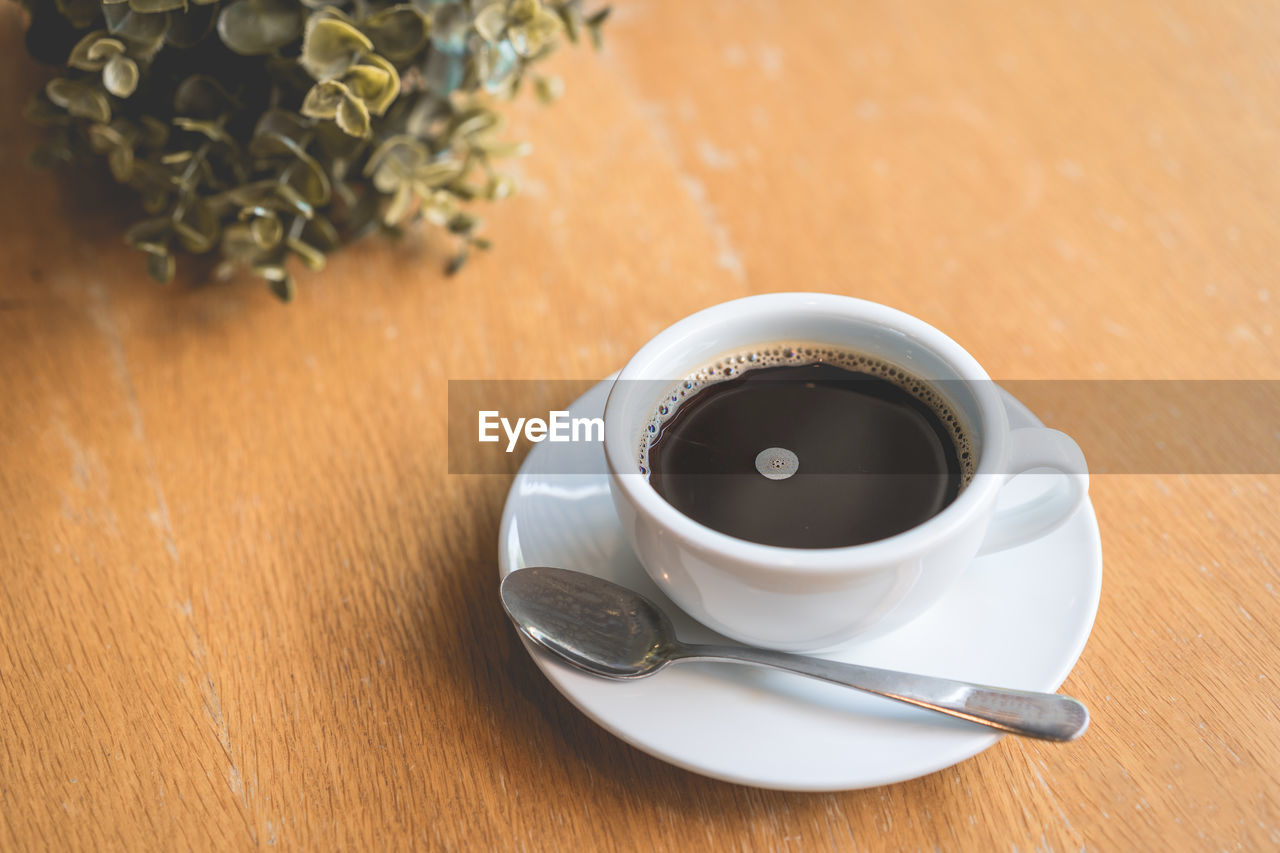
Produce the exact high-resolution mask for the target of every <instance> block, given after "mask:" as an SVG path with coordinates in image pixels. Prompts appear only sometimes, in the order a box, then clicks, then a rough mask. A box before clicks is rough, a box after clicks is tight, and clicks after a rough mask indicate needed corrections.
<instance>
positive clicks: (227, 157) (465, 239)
mask: <svg viewBox="0 0 1280 853" xmlns="http://www.w3.org/2000/svg"><path fill="white" fill-rule="evenodd" d="M21 2H23V5H25V6H26V7H27V9H28V11H29V12H30V18H31V22H30V26H29V27H28V31H27V47H28V50H29V52H30V53H31V54H32V55H33V56H35V57H36V58H37V59H40V60H42V61H45V62H49V63H53V64H58V65H61V66H64V68H63V69H62V70H61V71H60V73H59V76H57V77H55V78H54V79H52V80H50V81H49V83H48V85H47V86H46V87H45V89H44V91H43V92H42V93H40V94H39V95H38V96H37V97H36V98H35V100H34V101H33V102H32V104H31V107H30V108H29V110H28V116H29V118H31V119H32V120H33V121H36V122H37V123H39V124H41V125H44V126H46V127H47V129H48V130H47V136H46V141H45V142H44V144H43V145H42V147H41V149H40V150H39V151H38V152H37V159H38V160H39V161H41V162H44V163H58V162H66V161H72V160H78V159H82V158H84V157H86V156H88V157H101V158H105V160H106V163H107V165H108V167H109V168H110V171H111V174H112V175H113V176H114V177H115V179H116V180H117V181H118V182H119V183H121V184H123V185H126V186H128V187H130V188H132V189H133V190H134V191H135V192H136V193H137V195H138V197H139V198H140V200H141V204H142V207H143V209H144V210H145V211H146V214H147V217H146V218H144V219H143V220H142V221H140V222H137V223H135V224H134V225H132V226H131V227H130V228H129V229H128V230H127V232H126V234H125V237H126V239H127V240H128V242H129V243H130V244H131V245H133V246H134V247H136V248H138V249H140V250H141V251H142V252H144V253H145V255H146V260H147V269H148V271H149V272H150V273H151V275H152V276H153V277H154V278H155V279H157V280H158V281H162V282H164V281H169V280H170V279H172V278H173V276H174V270H175V255H177V254H179V253H181V252H189V253H195V254H202V253H205V252H211V251H220V252H221V255H222V261H221V265H222V266H221V269H224V270H229V269H231V268H232V267H233V266H240V265H242V266H247V267H249V268H250V269H252V270H253V271H254V272H256V273H257V274H258V275H260V276H262V277H263V278H265V279H266V280H267V281H268V283H269V284H270V287H271V289H272V291H273V292H274V293H275V294H276V295H277V296H279V297H280V298H281V299H285V300H288V299H290V298H291V297H292V295H293V293H294V279H293V276H292V274H291V272H290V270H289V267H290V266H291V262H290V258H292V257H297V258H298V259H300V260H301V262H302V263H303V264H304V265H306V266H307V267H310V268H312V269H319V268H320V267H322V266H323V265H324V262H325V256H326V254H327V253H329V252H331V251H332V250H334V249H335V248H337V247H338V246H340V245H342V244H343V243H346V242H348V241H350V240H352V239H355V238H356V237H358V236H360V235H362V234H364V233H366V232H367V231H370V230H374V229H382V230H384V231H389V232H396V231H398V230H399V229H400V228H401V227H403V226H404V225H405V224H407V223H409V222H412V221H415V220H419V219H425V220H427V221H428V222H430V223H432V224H434V225H436V226H439V227H442V228H445V229H447V230H448V231H449V232H451V233H452V234H454V235H456V236H457V239H458V241H459V244H460V248H459V251H458V253H457V254H456V255H455V256H454V257H453V259H452V260H451V261H450V262H449V265H448V270H449V271H450V272H452V271H455V270H456V269H457V268H458V267H460V266H461V264H462V263H463V262H464V261H465V259H466V257H467V253H468V251H469V250H470V249H472V248H487V246H488V243H487V241H486V240H485V239H484V238H482V237H480V236H478V234H477V227H478V225H479V219H478V218H477V217H476V216H475V215H474V214H473V213H472V212H470V210H469V209H468V204H467V203H468V202H470V201H472V200H474V199H477V198H485V199H490V200H494V199H500V198H503V197H504V196H506V195H509V194H510V193H511V192H512V191H513V189H514V183H513V181H512V179H511V178H510V177H509V176H507V175H504V174H503V173H502V172H500V171H499V169H498V167H497V165H496V162H495V161H498V160H500V159H501V158H503V157H506V156H510V155H512V154H515V153H517V152H518V151H519V150H520V148H521V146H520V145H519V144H517V143H512V142H510V141H506V140H504V139H503V138H502V136H501V131H502V130H503V126H504V121H503V117H502V115H501V114H500V113H499V112H497V111H496V110H495V109H494V107H493V103H494V99H495V98H504V97H510V96H512V95H514V94H515V93H516V92H517V91H518V90H519V89H520V87H521V84H522V81H524V80H525V79H526V77H532V78H533V83H534V87H535V90H536V92H537V94H538V96H539V97H541V98H543V99H544V100H550V99H551V98H552V97H554V95H555V93H556V91H557V90H558V88H559V82H558V81H556V80H554V79H548V78H544V77H540V76H537V75H536V74H534V73H533V72H531V70H530V69H531V66H533V65H534V64H535V63H537V62H538V61H539V60H541V59H543V58H544V57H546V56H547V55H548V54H549V53H550V52H551V51H552V50H553V49H554V48H555V47H556V45H557V43H558V42H559V41H560V39H561V37H562V36H564V37H567V38H568V39H569V40H570V41H573V42H577V41H578V40H579V37H580V34H582V33H583V32H585V33H587V34H588V35H589V36H590V38H591V39H592V40H593V41H594V42H596V43H597V45H598V43H599V37H600V26H601V24H602V23H603V21H604V19H605V17H606V16H607V14H608V11H609V10H608V8H607V7H605V8H603V9H601V10H599V11H596V12H593V13H592V14H590V15H584V13H583V12H582V10H581V8H580V0H458V2H437V0H413V2H408V3H390V2H365V0H338V1H337V2H331V0H21Z"/></svg>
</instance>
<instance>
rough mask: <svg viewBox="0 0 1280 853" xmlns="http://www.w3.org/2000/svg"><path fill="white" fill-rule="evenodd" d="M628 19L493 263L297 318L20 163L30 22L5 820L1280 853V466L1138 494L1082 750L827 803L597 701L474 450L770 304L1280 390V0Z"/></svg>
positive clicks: (903, 7)
mask: <svg viewBox="0 0 1280 853" xmlns="http://www.w3.org/2000/svg"><path fill="white" fill-rule="evenodd" d="M617 5H618V8H617V9H616V14H615V17H614V19H613V20H611V22H610V24H609V26H608V42H609V44H608V48H607V51H606V52H605V54H604V55H602V56H596V55H593V54H592V53H591V52H590V51H589V50H578V51H566V52H564V53H563V54H561V55H560V56H559V57H557V59H556V60H555V64H556V70H557V71H558V72H559V73H561V74H563V75H564V77H565V79H566V82H567V84H568V89H567V94H566V96H565V98H564V100H563V101H562V102H561V103H560V104H559V105H557V106H556V107H555V108H553V109H550V110H543V109H540V108H538V107H536V106H533V105H530V104H523V103H522V104H520V105H517V106H516V107H515V108H514V109H513V132H514V133H517V134H521V135H523V136H525V137H527V138H529V139H530V140H531V141H532V142H533V146H534V151H533V153H532V155H531V156H529V157H528V158H527V159H526V160H524V161H523V162H522V164H521V166H520V171H521V176H522V181H523V192H522V194H520V195H519V196H517V197H516V198H515V199H513V200H511V201H510V202H506V203H503V204H501V205H498V206H495V207H494V208H492V210H490V211H486V215H487V216H488V220H489V227H488V233H489V234H490V235H491V236H492V237H494V238H495V240H496V243H497V247H496V250H495V251H494V252H493V253H491V254H490V255H489V256H485V257H480V258H477V259H476V260H475V262H474V263H473V264H472V265H471V266H470V267H469V268H468V269H467V270H466V272H465V273H464V274H463V275H461V276H459V277H457V278H453V279H445V278H443V277H442V276H441V275H440V273H439V269H440V265H441V262H442V254H441V253H442V250H443V249H442V246H441V245H440V244H439V243H438V241H436V240H435V239H434V238H415V239H411V240H410V241H408V242H407V243H406V244H404V245H399V246H393V247H387V246H384V245H380V244H377V243H368V244H364V245H361V246H359V247H357V248H354V249H352V250H350V251H348V252H346V253H344V254H342V255H339V256H337V257H335V258H334V260H333V262H332V264H331V266H330V267H329V269H328V270H327V271H326V272H325V273H323V274H321V275H311V276H306V277H305V278H303V280H302V281H301V285H300V291H299V297H298V300H297V302H296V303H295V304H294V305H291V306H288V307H285V306H282V305H280V304H278V303H277V302H275V301H274V299H273V298H272V297H270V296H269V295H268V294H267V292H266V290H265V288H263V287H261V286H259V285H258V284H256V283H253V282H242V283H237V284H231V285H226V286H216V285H210V286H205V287H200V288H184V287H170V288H167V289H166V288H161V287H159V286H157V285H154V284H152V283H150V282H149V281H148V280H147V279H146V278H145V276H144V275H143V274H142V265H141V263H140V261H139V259H138V258H136V257H135V256H134V255H133V254H131V253H130V252H129V250H127V249H126V248H124V247H123V245H122V244H121V241H120V239H119V237H118V231H119V227H120V223H119V222H118V221H117V219H118V215H117V214H115V213H114V212H113V210H112V207H111V205H110V203H109V201H105V200H102V199H101V198H99V197H98V196H97V195H95V194H94V193H93V192H90V191H84V190H81V189H79V188H76V187H68V186H63V187H61V188H59V187H58V186H57V185H56V184H54V183H52V182H51V181H50V180H49V179H48V177H46V176H44V175H40V174H33V173H31V172H29V171H28V170H27V169H26V168H25V167H24V166H23V165H21V161H22V158H23V156H24V154H25V152H26V151H27V150H28V149H29V147H30V146H31V144H32V142H33V140H34V138H35V137H34V134H33V132H32V131H30V130H29V129H28V128H27V127H26V126H25V125H24V124H23V122H22V120H21V119H20V118H19V115H18V113H19V109H20V107H21V105H22V103H23V102H24V101H25V99H26V97H27V93H28V92H30V91H31V90H32V89H33V88H34V87H35V86H36V85H38V83H39V80H40V72H39V70H38V69H34V68H32V67H31V66H30V65H29V64H28V62H27V60H26V59H25V57H24V56H23V55H22V52H21V50H20V49H19V47H20V41H21V38H20V31H21V19H20V16H19V14H18V13H17V12H16V11H15V8H14V7H13V6H12V5H10V6H7V7H5V8H4V10H3V14H2V15H0V45H4V50H3V52H0V70H2V71H3V73H0V115H3V117H4V118H3V121H2V122H0V186H3V187H4V188H5V195H4V200H3V203H0V235H3V236H2V237H0V241H2V242H0V269H3V270H4V276H3V279H0V365H2V366H3V369H2V370H0V401H3V403H2V404H0V505H2V506H3V510H4V511H3V516H2V517H0V570H2V572H3V574H2V575H0V577H2V582H0V848H4V849H12V850H19V849H43V848H49V849H74V848H90V847H101V848H117V849H146V848H150V849H164V850H172V849H187V848H206V847H214V846H216V847H223V848H246V847H254V846H267V845H272V844H276V845H279V846H285V847H292V848H313V849H333V848H337V847H344V848H347V849H353V850H365V849H375V848H379V847H383V846H386V847H393V848H405V847H411V846H417V847H434V848H441V849H483V848H485V847H499V848H528V849H539V848H559V849H565V850H578V849H590V848H592V847H603V848H615V847H616V848H620V849H625V848H636V849H650V848H653V849H665V850H686V849H691V848H697V847H702V846H710V845H713V846H715V847H717V848H720V849H759V850H763V849H825V848H838V849H843V850H878V849H910V850H914V849H934V848H940V849H970V850H999V849H1003V850H1008V849H1016V850H1029V849H1041V848H1047V849H1052V850H1067V849H1078V848H1081V847H1084V848H1088V849H1097V850H1141V849H1170V850H1182V849H1203V850H1219V849H1226V850H1234V849H1237V848H1243V849H1255V850H1256V849H1263V848H1270V847H1274V846H1276V845H1277V844H1278V843H1280V789H1278V785H1277V781H1276V767H1277V765H1278V764H1280V719H1278V717H1280V700H1278V698H1277V697H1278V694H1277V688H1276V684H1277V681H1280V673H1278V672H1277V671H1276V664H1277V661H1278V660H1280V652H1278V651H1277V649H1278V648H1280V628H1277V625H1280V598H1278V593H1277V587H1278V586H1280V576H1278V575H1280V569H1278V566H1280V547H1278V545H1280V521H1278V520H1277V513H1276V500H1277V495H1280V482H1277V480H1276V478H1274V477H1270V478H1268V477H1261V476H1246V475H1240V476H1180V475H1178V474H1177V473H1176V472H1175V473H1169V474H1161V475H1147V476H1138V475H1127V476H1120V475H1116V476H1103V477H1097V478H1095V479H1094V482H1093V501H1094V504H1095V506H1096V508H1097V513H1098V518H1099V521H1100V524H1101V527H1102V535H1103V546H1104V552H1105V572H1104V574H1105V579H1104V590H1103V598H1102V606H1101V610H1100V612H1099V614H1098V620H1097V624H1096V626H1095V628H1094V632H1093V636H1092V639H1091V641H1090V643H1089V646H1088V648H1087V649H1086V650H1085V652H1084V656H1083V657H1082V658H1081V660H1080V663H1079V665H1078V666H1077V667H1076V670H1075V672H1074V673H1073V675H1072V676H1071V678H1070V679H1069V680H1068V682H1067V684H1066V685H1065V689H1066V690H1067V691H1069V692H1071V693H1073V694H1075V695H1077V696H1079V697H1081V698H1083V699H1084V700H1085V701H1086V702H1087V703H1088V704H1089V706H1090V707H1091V708H1092V710H1093V713H1094V723H1093V727H1092V729H1091V730H1090V731H1089V733H1088V735H1087V736H1086V737H1085V738H1084V739H1083V740H1082V741H1080V742H1078V743H1075V744H1072V745H1067V746H1050V745H1041V744H1037V743H1031V742H1025V741H1017V740H1013V739H1007V740H1005V741H1003V742H1002V743H1000V744H999V745H997V746H996V747H994V748H993V749H991V750H989V751H988V752H986V753H984V754H982V755H981V756H979V757H977V758H975V759H973V760H970V761H967V762H964V763H962V764H960V765H958V766H956V767H954V768H952V769H949V770H946V771H943V772H939V773H937V774H934V775H932V776H928V777H926V778H923V779H919V780H916V781H913V782H908V783H905V784H901V785H896V786H893V787H889V788H883V789H876V790H869V791H857V792H846V793H835V794H824V795H800V794H782V793H775V792H766V791H760V790H753V789H748V788H743V787H737V786H734V785H730V784H725V783H720V782H715V781H711V780H707V779H704V778H701V777H698V776H695V775H693V774H690V773H687V772H685V771H682V770H678V769H675V768H673V767H670V766H668V765H666V764H663V763H662V762H659V761H657V760H655V759H652V758H650V757H648V756H647V755H644V754H642V753H640V752H637V751H635V750H634V749H632V748H631V747H628V746H626V745H625V744H623V743H621V742H619V741H617V740H615V739H614V738H613V737H611V736H610V735H608V734H606V733H605V732H603V731H602V730H601V729H599V728H597V727H596V726H595V725H594V724H593V723H591V722H590V721H588V720H587V719H586V718H584V717H583V716H582V715H581V714H580V713H578V712H577V711H576V710H575V709H574V708H572V707H571V706H570V705H569V704H568V703H567V702H566V701H565V700H564V699H562V698H561V697H560V695H559V694H558V693H556V691H555V690H554V689H552V688H551V687H550V686H549V685H548V684H547V683H546V682H545V681H544V680H543V678H542V677H541V675H540V674H539V673H538V671H537V670H536V669H535V668H534V666H533V665H532V663H531V662H530V661H529V660H528V658H527V656H526V655H525V654H524V652H523V650H522V649H521V647H520V646H519V644H518V643H517V641H516V639H515V637H514V635H513V633H512V631H511V630H510V628H509V627H508V625H507V623H506V621H505V618H504V616H503V615H502V613H501V610H500V608H499V606H498V601H497V577H496V566H495V559H496V547H497V546H496V542H495V532H496V529H497V524H498V518H499V514H500V512H501V508H502V503H503V499H504V497H505V493H506V489H507V487H508V485H509V478H507V477H502V476H474V477H466V476H450V475H449V474H448V473H447V467H446V450H445V446H444V436H445V411H444V410H445V400H446V383H447V380H448V379H450V378H454V379H460V378H530V377H554V378H575V379H590V378H599V377H601V376H604V375H606V374H608V373H609V372H610V371H612V370H614V369H616V368H617V367H618V366H619V365H620V364H621V363H622V362H623V361H624V360H625V358H626V357H627V355H628V354H630V353H631V352H632V351H633V350H634V349H635V348H637V347H638V346H639V345H640V344H641V343H642V342H643V341H644V340H645V339H647V338H648V337H649V336H651V335H652V334H653V333H655V332H656V331H658V330H659V329H660V328H662V327H664V326H665V325H667V324H669V323H670V322H672V321H674V320H675V319H677V318H679V317H681V316H683V315H684V314H687V313H689V312H690V311H693V310H695V309H697V308H700V307H703V306H706V305H709V304H712V303H714V302H718V301H722V300H724V299H728V298H732V297H736V296H740V295H744V294H748V293H756V292H762V291H771V290H788V289H800V288H812V289H821V290H829V291H834V292H838V293H847V294H852V295H857V296H862V297H866V298H870V299H874V300H878V301H882V302H887V303H889V304H892V305H895V306H898V307H901V308H903V309H905V310H907V311H910V312H912V313H914V314H917V315H918V316H920V317H923V318H924V319H926V320H928V321H929V322H931V323H933V324H935V325H937V326H939V327H941V328H943V329H944V330H947V331H948V332H950V333H951V334H952V335H953V336H954V337H956V338H957V339H958V340H959V341H960V342H961V343H962V344H964V345H965V346H966V347H967V348H969V349H970V350H971V351H972V352H973V353H974V354H975V355H976V356H977V357H978V358H979V360H980V361H982V362H983V363H984V365H986V366H987V367H988V369H989V370H990V372H991V373H992V374H993V375H994V376H996V377H997V378H1002V379H1031V378H1077V379H1091V378H1253V379H1269V378H1275V377H1280V347H1277V346H1276V344H1277V341H1278V340H1280V338H1277V336H1276V331H1275V330H1276V327H1278V326H1280V316H1278V312H1277V307H1278V306H1280V284H1278V283H1277V279H1276V269H1277V246H1280V66H1277V62H1276V57H1277V55H1278V48H1280V16H1277V15H1276V12H1275V7H1274V6H1273V5H1270V4H1265V3H1247V2H1233V3H1229V4H1202V3H1192V2H1170V3H1162V2H1145V0H1137V1H1136V2H1123V3H1115V2H1101V0H1096V2H1095V1H1094V0H1080V2H1044V3H1023V4H1010V3H994V2H980V1H979V0H965V2H929V3H926V2H912V3H893V2H869V3H819V2H811V3H782V2H777V3H746V2H736V0H721V2H707V3H698V4H692V5H691V4H688V3H680V2H675V0H643V2H642V0H622V2H620V3H618V4H617ZM82 196H87V203H84V204H82V202H85V199H84V198H81V197H82ZM86 207H87V210H86V209H85V208H86ZM1077 416H1080V415H1079V414H1078V413H1077ZM1080 417H1083V418H1084V419H1086V420H1087V417H1088V416H1087V414H1086V415H1083V416H1080ZM1116 428H1117V429H1123V426H1122V425H1118V426H1117V427H1116Z"/></svg>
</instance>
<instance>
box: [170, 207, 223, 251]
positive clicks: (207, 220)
mask: <svg viewBox="0 0 1280 853" xmlns="http://www.w3.org/2000/svg"><path fill="white" fill-rule="evenodd" d="M173 231H174V233H175V234H177V235H178V240H179V241H181V243H182V245H183V247H184V248H185V249H186V250H187V251H188V252H192V253H195V254H200V253H202V252H207V251H209V250H210V249H212V248H213V246H214V244H215V243H217V242H218V233H219V231H220V223H219V222H218V218H217V217H216V216H214V214H213V211H212V210H211V209H210V207H209V205H208V204H205V203H204V202H196V203H194V204H192V205H190V206H189V207H188V208H187V209H186V210H185V211H184V212H183V213H182V215H181V217H180V218H176V219H174V220H173Z"/></svg>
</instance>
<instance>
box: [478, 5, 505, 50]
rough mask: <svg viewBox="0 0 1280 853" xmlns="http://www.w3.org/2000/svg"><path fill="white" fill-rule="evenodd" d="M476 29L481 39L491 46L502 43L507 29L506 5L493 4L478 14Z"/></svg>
mask: <svg viewBox="0 0 1280 853" xmlns="http://www.w3.org/2000/svg"><path fill="white" fill-rule="evenodd" d="M475 28H476V32H478V33H479V34H480V37H481V38H482V39H484V40H485V41H487V42H489V43H490V44H497V43H498V42H499V41H501V40H502V34H503V32H504V31H505V30H506V29H507V10H506V8H505V6H504V4H502V3H493V4H491V5H489V6H485V7H484V8H483V9H481V10H480V11H479V12H477V13H476V18H475Z"/></svg>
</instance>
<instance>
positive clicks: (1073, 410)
mask: <svg viewBox="0 0 1280 853" xmlns="http://www.w3.org/2000/svg"><path fill="white" fill-rule="evenodd" d="M594 384H595V383H594V382H592V381H590V380H564V379H521V380H470V379H463V380H457V379H454V380H450V381H449V412H448V429H449V473H450V474H511V473H514V472H515V470H516V469H517V468H518V467H519V463H520V461H521V460H523V459H524V457H525V455H526V454H527V453H528V452H529V450H530V448H531V447H533V446H534V445H535V444H537V443H541V442H544V441H551V442H556V443H560V444H562V445H568V444H583V445H587V444H596V445H598V444H599V443H600V440H601V437H602V429H601V427H602V424H603V421H602V418H603V412H602V411H577V410H571V408H570V404H572V403H573V402H574V401H575V400H576V399H578V397H580V396H581V395H582V394H583V393H585V392H586V391H587V390H588V389H590V388H591V387H592V385H594ZM672 384H673V383H672V382H665V381H664V382H645V383H644V386H645V387H644V388H643V389H642V390H643V391H644V392H648V393H649V394H650V395H651V396H652V398H653V400H654V405H655V408H656V407H657V405H658V404H659V401H660V399H661V398H662V397H663V395H664V392H665V391H667V390H668V389H670V388H671V386H672ZM931 384H932V385H934V387H936V388H937V389H938V390H940V391H941V392H942V393H943V395H944V396H946V397H948V398H950V399H957V397H956V396H954V395H953V394H952V391H951V389H948V387H947V386H948V384H949V383H946V382H940V383H931ZM998 385H999V386H1000V388H1002V389H1003V390H1004V391H1007V392H1008V393H1009V394H1011V395H1013V397H1015V398H1017V399H1018V400H1020V401H1021V402H1023V403H1024V404H1026V406H1027V407H1028V408H1029V409H1030V410H1031V411H1032V412H1034V413H1035V414H1036V416H1037V417H1039V418H1040V419H1041V420H1042V421H1043V422H1044V423H1045V425H1046V426H1050V427H1053V428H1054V429H1059V430H1062V431H1063V432H1065V433H1067V434H1068V435H1070V436H1071V437H1072V438H1074V439H1075V440H1076V442H1077V443H1078V444H1079V445H1080V447H1081V449H1083V451H1084V454H1085V458H1086V459H1087V460H1088V463H1089V470H1090V472H1091V473H1093V474H1280V380H1217V379H1200V380H1181V379H1175V380H1146V379H1134V380H1083V379H1063V380H1009V381H1000V382H999V383H998ZM602 399H603V398H602ZM802 414H803V413H797V417H800V416H802ZM578 470H579V471H580V469H578ZM810 473H824V472H817V471H814V472H810ZM825 473H833V472H825ZM903 473H904V474H908V473H911V472H907V471H904V472H903Z"/></svg>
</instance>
